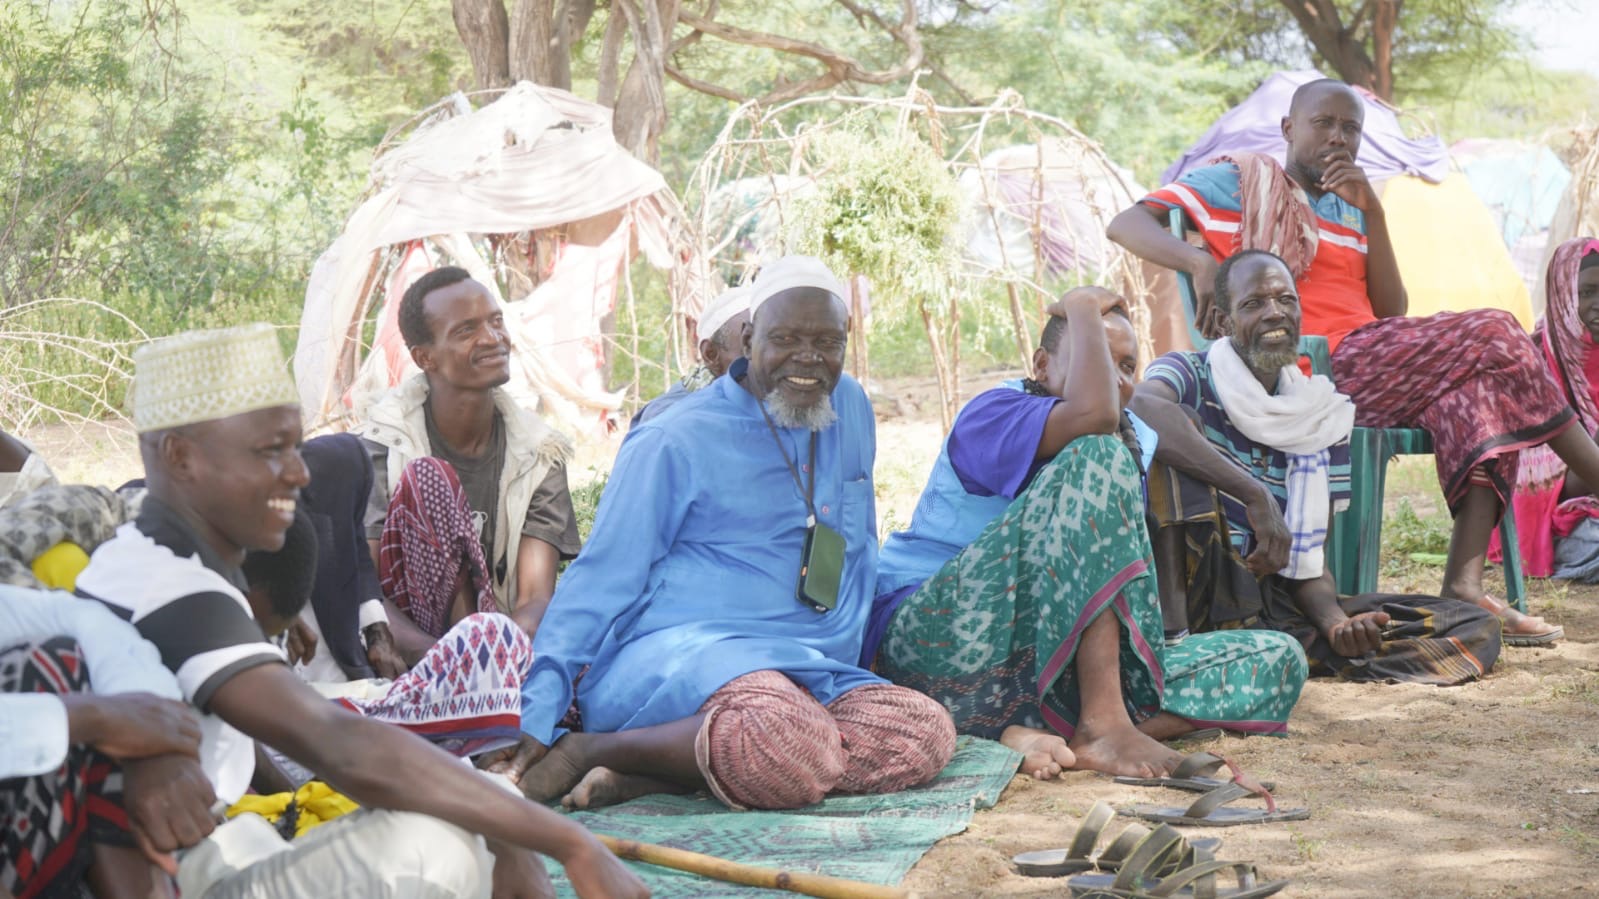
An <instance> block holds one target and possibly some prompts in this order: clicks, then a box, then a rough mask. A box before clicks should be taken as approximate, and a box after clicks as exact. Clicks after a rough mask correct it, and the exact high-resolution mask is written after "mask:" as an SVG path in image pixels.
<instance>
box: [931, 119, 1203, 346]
mask: <svg viewBox="0 0 1599 899" xmlns="http://www.w3.org/2000/svg"><path fill="white" fill-rule="evenodd" d="M960 187H961V193H962V195H963V197H964V199H965V202H966V209H965V213H964V215H963V216H962V226H963V230H964V242H965V246H966V256H967V258H968V259H969V260H971V261H972V263H975V264H976V265H978V266H979V267H980V268H984V269H991V270H996V271H1002V270H1005V269H1011V268H1014V269H1017V270H1019V271H1027V272H1030V276H1031V279H1032V280H1033V281H1035V282H1037V283H1040V284H1047V283H1051V282H1058V281H1061V280H1072V279H1075V280H1080V281H1083V282H1086V283H1106V282H1108V283H1113V284H1114V283H1116V282H1117V281H1120V282H1122V283H1121V284H1120V285H1119V288H1120V292H1121V293H1122V295H1124V296H1127V297H1129V298H1131V299H1134V300H1140V299H1141V301H1142V303H1143V305H1145V306H1146V307H1147V308H1148V309H1149V310H1150V335H1149V336H1150V340H1151V346H1149V347H1145V348H1144V350H1145V353H1144V355H1145V356H1146V357H1148V358H1153V357H1154V356H1158V355H1160V354H1162V353H1167V352H1170V351H1172V350H1176V349H1189V348H1190V343H1189V339H1188V329H1187V328H1186V327H1184V325H1183V318H1182V306H1181V303H1182V299H1181V297H1180V296H1179V295H1178V293H1177V280H1176V277H1175V276H1174V275H1173V274H1172V273H1171V272H1169V271H1167V270H1165V269H1163V268H1161V267H1159V266H1154V265H1148V264H1145V263H1143V262H1142V260H1139V259H1137V258H1136V257H1132V256H1130V255H1129V254H1128V253H1127V252H1126V251H1125V250H1123V249H1122V248H1121V247H1119V246H1117V245H1116V244H1115V243H1113V242H1111V241H1110V240H1109V239H1108V238H1106V237H1105V229H1106V227H1107V226H1108V225H1109V224H1110V220H1111V219H1112V218H1114V217H1115V216H1116V214H1117V213H1119V212H1121V211H1122V210H1123V209H1126V208H1127V207H1128V206H1131V205H1132V204H1133V203H1135V202H1137V201H1138V199H1139V198H1140V197H1142V196H1143V195H1144V194H1145V193H1146V191H1145V190H1144V188H1143V187H1142V186H1140V185H1139V183H1138V181H1137V180H1136V179H1135V178H1134V177H1133V174H1132V172H1130V171H1128V170H1127V169H1125V168H1122V167H1121V166H1119V165H1117V164H1116V163H1114V162H1112V161H1111V160H1110V159H1109V158H1108V157H1107V156H1106V155H1105V154H1104V152H1103V151H1101V150H1100V149H1099V148H1098V147H1097V146H1095V145H1094V144H1092V143H1091V142H1089V141H1087V140H1085V139H1080V138H1075V137H1052V138H1048V139H1046V140H1043V141H1040V142H1038V143H1034V144H1018V145H1016V146H1011V147H1003V148H1001V149H998V150H995V151H993V152H991V153H989V154H987V155H986V156H984V157H983V159H982V162H981V164H980V166H977V167H973V168H968V169H965V170H964V171H962V172H961V174H960ZM1134 271H1137V272H1138V274H1139V277H1136V278H1135V277H1129V275H1130V274H1131V273H1132V272H1134Z"/></svg>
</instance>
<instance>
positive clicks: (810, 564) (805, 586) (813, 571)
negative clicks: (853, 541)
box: [794, 521, 844, 612]
mask: <svg viewBox="0 0 1599 899" xmlns="http://www.w3.org/2000/svg"><path fill="white" fill-rule="evenodd" d="M843 578H844V537H843V536H842V535H841V534H839V532H838V531H835V530H833V529H832V528H830V527H828V526H827V525H825V524H822V523H821V522H819V521H818V522H817V523H816V524H813V525H811V526H810V527H809V528H807V529H806V531H805V549H804V550H803V551H802V552H801V553H800V573H799V584H798V585H797V586H796V587H795V589H794V593H795V596H796V597H797V598H798V599H799V601H800V602H802V603H804V604H805V605H808V606H810V607H811V608H813V609H815V610H816V611H818V612H826V611H828V610H829V609H832V608H834V607H836V606H837V605H838V587H839V583H840V582H841V581H842V580H843Z"/></svg>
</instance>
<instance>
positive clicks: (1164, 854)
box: [1012, 752, 1310, 899]
mask: <svg viewBox="0 0 1599 899" xmlns="http://www.w3.org/2000/svg"><path fill="white" fill-rule="evenodd" d="M1223 765H1226V766H1227V767H1228V768H1229V769H1230V770H1231V771H1232V774H1233V779H1232V780H1229V781H1223V780H1220V779H1218V778H1215V777H1212V776H1211V775H1212V774H1214V773H1215V772H1216V771H1218V770H1219V769H1220V768H1221V767H1222V766H1223ZM1116 782H1118V783H1125V784H1132V785H1137V786H1162V787H1172V788H1175V789H1181V790H1190V791H1198V792H1202V793H1203V795H1201V796H1200V798H1199V799H1198V800H1196V801H1195V802H1194V803H1193V804H1191V805H1189V806H1188V807H1186V808H1168V807H1160V806H1152V805H1138V806H1132V807H1131V808H1127V809H1122V810H1121V813H1122V814H1125V815H1130V816H1134V817H1139V818H1144V819H1146V820H1150V821H1155V822H1158V823H1159V825H1160V826H1158V827H1156V828H1155V829H1154V830H1150V829H1149V828H1147V827H1144V826H1143V825H1142V824H1129V825H1128V826H1127V828H1126V829H1125V830H1123V831H1122V832H1121V834H1120V835H1119V836H1118V837H1116V839H1114V840H1113V841H1111V843H1110V844H1109V845H1108V846H1106V847H1105V848H1104V849H1103V850H1101V851H1100V852H1099V854H1098V855H1094V854H1093V852H1094V847H1095V846H1097V845H1098V844H1099V840H1100V836H1101V834H1102V833H1103V832H1104V830H1105V828H1106V826H1107V825H1109V823H1110V822H1111V819H1113V818H1114V817H1115V816H1116V814H1117V810H1116V809H1114V808H1112V807H1111V806H1110V805H1109V804H1107V803H1104V802H1096V803H1094V807H1093V808H1092V809H1090V810H1089V812H1088V815H1087V816H1086V817H1085V818H1084V819H1083V822H1082V824H1081V825H1079V826H1078V829H1077V833H1076V835H1075V836H1074V837H1073V838H1072V842H1071V845H1070V846H1069V847H1068V848H1066V849H1052V850H1043V851H1040V852H1024V853H1022V854H1020V855H1018V856H1016V857H1015V858H1014V859H1012V861H1013V862H1014V863H1015V865H1016V868H1017V870H1018V871H1020V872H1021V873H1022V874H1024V875H1027V876H1031V877H1062V876H1069V875H1075V876H1070V877H1069V879H1068V880H1067V881H1066V886H1067V888H1068V889H1070V890H1071V893H1072V895H1073V896H1076V897H1079V899H1111V897H1114V899H1173V897H1175V899H1260V897H1264V896H1270V895H1272V894H1274V893H1277V892H1278V891H1280V890H1282V889H1283V888H1284V887H1286V886H1287V885H1288V881H1286V880H1275V881H1269V882H1265V883H1262V882H1260V879H1259V876H1258V874H1257V872H1256V870H1255V867H1254V865H1252V864H1249V863H1247V862H1230V861H1219V860H1217V859H1216V858H1215V853H1216V850H1217V849H1218V848H1219V847H1220V845H1221V840H1219V839H1216V838H1214V837H1200V838H1197V839H1193V840H1189V839H1186V838H1184V837H1183V835H1182V834H1180V833H1178V832H1177V830H1176V829H1175V828H1173V827H1172V826H1171V825H1172V824H1174V823H1175V824H1199V825H1203V826H1229V825H1234V824H1246V823H1259V822H1263V821H1297V820H1301V819H1304V818H1308V817H1310V810H1309V809H1305V808H1298V809H1279V808H1278V807H1277V803H1276V800H1275V799H1274V798H1273V797H1272V795H1271V792H1270V785H1266V784H1261V783H1258V782H1257V781H1255V780H1254V779H1253V778H1251V777H1249V776H1248V775H1246V774H1244V773H1243V772H1242V771H1241V770H1239V769H1238V767H1237V766H1236V765H1234V764H1233V763H1232V762H1230V761H1228V760H1226V759H1224V758H1221V757H1220V756H1215V755H1212V754H1210V753H1204V752H1202V753H1195V754H1194V755H1191V756H1189V757H1188V758H1186V759H1184V760H1183V763H1182V764H1181V765H1179V766H1178V767H1177V769H1176V770H1174V771H1173V772H1172V774H1171V775H1170V776H1167V777H1158V778H1136V777H1118V778H1116ZM1256 795H1258V796H1262V797H1264V798H1265V800H1266V808H1265V809H1263V810H1262V809H1244V808H1225V807H1224V806H1225V805H1226V804H1227V803H1229V802H1232V801H1234V800H1236V799H1239V798H1242V797H1244V796H1256ZM1096 868H1097V869H1098V873H1089V872H1094V870H1095V869H1096ZM1227 874H1230V875H1231V885H1222V884H1218V882H1217V881H1218V875H1227Z"/></svg>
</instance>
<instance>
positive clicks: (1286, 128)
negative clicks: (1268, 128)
mask: <svg viewBox="0 0 1599 899" xmlns="http://www.w3.org/2000/svg"><path fill="white" fill-rule="evenodd" d="M1282 130H1283V140H1285V141H1288V142H1289V143H1293V142H1294V120H1293V118H1292V117H1291V116H1283V124H1282Z"/></svg>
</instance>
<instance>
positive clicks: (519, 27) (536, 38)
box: [508, 0, 572, 90]
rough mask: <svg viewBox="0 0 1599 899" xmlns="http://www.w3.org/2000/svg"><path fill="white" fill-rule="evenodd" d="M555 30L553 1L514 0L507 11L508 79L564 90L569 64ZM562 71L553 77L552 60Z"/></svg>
mask: <svg viewBox="0 0 1599 899" xmlns="http://www.w3.org/2000/svg"><path fill="white" fill-rule="evenodd" d="M559 43H560V38H559V37H558V36H557V35H556V31H555V0H516V6H515V7H513V8H512V11H511V30H510V38H509V42H508V45H509V48H510V57H511V80H512V81H513V82H516V81H531V82H533V83H534V84H544V85H548V86H550V87H558V88H561V89H563V90H566V89H568V88H570V87H571V86H572V72H571V66H570V65H569V64H567V61H566V56H565V54H563V53H561V52H560V47H559V46H558V45H559ZM557 61H559V62H560V63H561V68H562V69H564V70H565V71H564V72H563V73H562V74H564V75H565V80H564V82H563V81H561V80H558V79H557V78H556V75H555V72H554V71H553V69H554V68H555V63H556V62H557Z"/></svg>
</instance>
